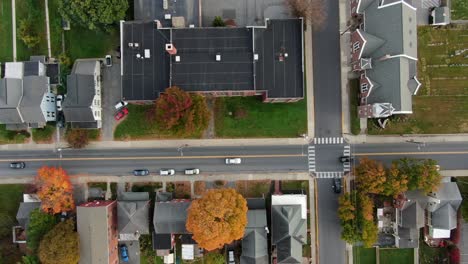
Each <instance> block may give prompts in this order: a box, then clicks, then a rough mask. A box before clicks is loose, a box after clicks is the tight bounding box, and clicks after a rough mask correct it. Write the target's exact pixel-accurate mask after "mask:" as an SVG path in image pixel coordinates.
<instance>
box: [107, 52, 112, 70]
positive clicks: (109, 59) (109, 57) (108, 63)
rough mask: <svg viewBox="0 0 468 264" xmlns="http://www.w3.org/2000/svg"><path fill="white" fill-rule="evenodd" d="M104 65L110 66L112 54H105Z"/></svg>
mask: <svg viewBox="0 0 468 264" xmlns="http://www.w3.org/2000/svg"><path fill="white" fill-rule="evenodd" d="M106 66H107V67H110V66H112V56H111V55H106Z"/></svg>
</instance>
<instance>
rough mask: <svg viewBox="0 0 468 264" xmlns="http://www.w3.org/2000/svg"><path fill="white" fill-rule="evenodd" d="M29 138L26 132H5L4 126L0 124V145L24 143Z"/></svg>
mask: <svg viewBox="0 0 468 264" xmlns="http://www.w3.org/2000/svg"><path fill="white" fill-rule="evenodd" d="M29 137H30V135H29V133H28V132H26V131H10V130H6V125H4V124H0V144H18V143H24V142H25V141H26V140H27V139H28V138H29Z"/></svg>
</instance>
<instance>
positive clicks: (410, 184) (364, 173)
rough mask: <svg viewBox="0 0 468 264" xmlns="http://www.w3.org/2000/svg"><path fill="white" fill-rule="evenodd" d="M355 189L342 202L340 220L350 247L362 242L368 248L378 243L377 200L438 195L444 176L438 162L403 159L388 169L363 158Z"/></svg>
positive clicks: (340, 199) (356, 173)
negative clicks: (410, 193)
mask: <svg viewBox="0 0 468 264" xmlns="http://www.w3.org/2000/svg"><path fill="white" fill-rule="evenodd" d="M354 176H355V180H354V186H355V189H354V190H353V191H351V192H350V193H345V194H343V195H342V196H341V197H340V198H339V208H338V216H339V218H340V221H341V226H342V228H343V231H342V233H341V237H342V239H343V240H345V241H346V242H348V243H351V244H353V243H356V242H359V241H361V242H362V243H363V245H364V246H365V247H371V246H372V245H374V244H375V243H376V242H377V234H378V227H377V224H376V221H375V219H374V212H375V205H374V198H376V197H378V196H383V197H384V198H390V199H393V198H395V197H397V196H398V195H399V194H401V193H404V192H406V191H411V190H417V189H421V190H423V191H424V192H426V193H429V192H432V191H436V190H437V188H438V186H439V184H440V181H441V179H442V176H441V175H440V173H439V171H438V165H437V163H436V161H434V160H431V159H409V158H403V159H399V160H395V161H393V162H392V164H391V166H390V167H388V168H387V167H385V166H384V165H383V164H382V163H381V162H378V161H375V160H371V159H368V158H363V159H361V160H360V161H359V165H358V166H356V168H355V169H354Z"/></svg>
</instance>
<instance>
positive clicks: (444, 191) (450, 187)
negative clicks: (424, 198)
mask: <svg viewBox="0 0 468 264" xmlns="http://www.w3.org/2000/svg"><path fill="white" fill-rule="evenodd" d="M429 197H435V200H434V199H431V198H429V201H428V205H427V210H428V211H430V212H435V211H436V210H438V209H439V208H440V207H442V206H444V205H445V204H446V203H449V204H450V205H452V207H453V208H454V209H455V210H458V208H459V207H460V205H461V202H462V196H461V193H460V190H459V189H458V185H457V183H455V182H444V183H441V184H440V185H439V189H438V190H437V191H436V192H435V193H430V194H429Z"/></svg>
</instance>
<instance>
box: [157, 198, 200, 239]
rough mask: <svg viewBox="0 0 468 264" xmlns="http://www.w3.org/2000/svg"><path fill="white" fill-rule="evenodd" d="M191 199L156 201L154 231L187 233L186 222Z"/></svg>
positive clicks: (159, 232) (158, 232) (160, 232)
mask: <svg viewBox="0 0 468 264" xmlns="http://www.w3.org/2000/svg"><path fill="white" fill-rule="evenodd" d="M190 204H191V201H185V200H183V201H177V200H173V201H171V202H156V203H155V204H154V217H153V224H154V231H155V233H156V234H187V233H188V231H187V229H186V228H185V222H186V220H187V210H188V208H189V207H190Z"/></svg>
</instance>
